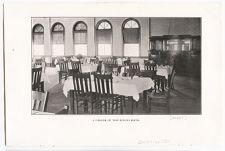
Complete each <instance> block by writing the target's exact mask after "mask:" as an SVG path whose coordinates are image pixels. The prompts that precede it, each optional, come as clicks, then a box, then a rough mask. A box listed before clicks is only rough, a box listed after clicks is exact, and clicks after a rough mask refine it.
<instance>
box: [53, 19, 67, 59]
mask: <svg viewBox="0 0 225 151" xmlns="http://www.w3.org/2000/svg"><path fill="white" fill-rule="evenodd" d="M57 24H60V25H61V26H62V27H63V31H54V27H55V26H56V25H57ZM53 33H63V47H64V50H63V56H65V27H64V25H63V24H62V23H60V22H55V23H54V24H52V27H51V56H53V54H52V52H53V49H52V48H53V45H54V43H53ZM53 57H56V56H53ZM57 57H59V56H57Z"/></svg>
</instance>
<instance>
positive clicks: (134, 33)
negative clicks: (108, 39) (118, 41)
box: [123, 28, 140, 43]
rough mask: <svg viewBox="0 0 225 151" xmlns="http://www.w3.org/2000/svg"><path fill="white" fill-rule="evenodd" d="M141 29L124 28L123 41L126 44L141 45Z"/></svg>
mask: <svg viewBox="0 0 225 151" xmlns="http://www.w3.org/2000/svg"><path fill="white" fill-rule="evenodd" d="M139 38H140V29H139V28H124V29H123V41H124V43H139Z"/></svg>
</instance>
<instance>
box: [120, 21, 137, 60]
mask: <svg viewBox="0 0 225 151" xmlns="http://www.w3.org/2000/svg"><path fill="white" fill-rule="evenodd" d="M129 21H135V22H136V23H137V24H138V28H139V39H138V43H130V44H138V45H139V52H138V54H139V55H138V56H125V55H124V54H125V46H124V45H125V44H129V43H124V37H123V36H124V34H123V30H124V29H126V28H125V25H126V23H128V22H129ZM121 28H122V29H121V33H122V40H123V44H122V45H123V46H122V47H123V53H122V55H123V57H140V56H141V25H140V23H139V21H138V20H137V19H135V18H127V19H125V20H124V21H123V23H122V27H121ZM128 29H132V28H128ZM134 29H137V28H134Z"/></svg>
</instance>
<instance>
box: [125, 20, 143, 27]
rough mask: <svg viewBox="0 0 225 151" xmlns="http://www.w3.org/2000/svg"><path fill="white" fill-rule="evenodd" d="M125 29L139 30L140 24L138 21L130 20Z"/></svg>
mask: <svg viewBox="0 0 225 151" xmlns="http://www.w3.org/2000/svg"><path fill="white" fill-rule="evenodd" d="M124 28H139V26H138V23H137V22H136V21H134V20H129V21H128V22H127V23H126V24H125V26H124Z"/></svg>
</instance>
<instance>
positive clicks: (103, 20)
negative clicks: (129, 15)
mask: <svg viewBox="0 0 225 151" xmlns="http://www.w3.org/2000/svg"><path fill="white" fill-rule="evenodd" d="M103 22H107V23H108V24H109V25H110V27H111V28H110V29H98V27H99V26H100V25H101V23H103ZM98 30H111V43H110V44H111V53H110V55H100V56H102V57H109V56H113V26H112V24H111V22H110V21H108V20H106V19H102V20H99V21H98V22H97V24H96V27H95V33H96V34H95V39H96V40H97V36H98V35H97V31H98ZM96 40H95V43H96V44H95V45H96V46H95V48H96V52H95V54H96V55H97V56H99V53H98V44H99V43H98V42H97V41H96Z"/></svg>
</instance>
